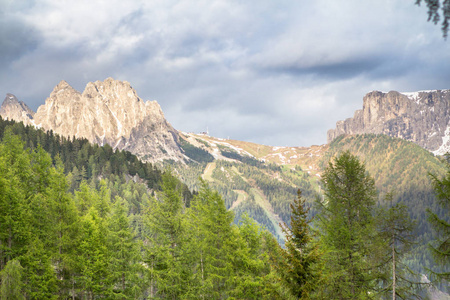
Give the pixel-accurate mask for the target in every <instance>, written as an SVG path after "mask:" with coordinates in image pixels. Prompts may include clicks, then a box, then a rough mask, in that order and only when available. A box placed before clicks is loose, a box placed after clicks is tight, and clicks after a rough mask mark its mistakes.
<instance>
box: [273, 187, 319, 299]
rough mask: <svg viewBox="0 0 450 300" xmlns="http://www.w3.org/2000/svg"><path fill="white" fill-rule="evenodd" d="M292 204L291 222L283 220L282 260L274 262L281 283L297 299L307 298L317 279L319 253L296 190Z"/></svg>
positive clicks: (303, 203) (305, 209)
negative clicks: (295, 196)
mask: <svg viewBox="0 0 450 300" xmlns="http://www.w3.org/2000/svg"><path fill="white" fill-rule="evenodd" d="M297 193H298V198H297V199H295V200H294V203H291V204H290V207H291V224H290V225H291V226H290V227H288V226H287V225H286V224H282V229H283V232H284V233H285V235H286V242H285V248H284V249H283V248H281V247H280V250H279V251H280V252H281V255H282V260H281V261H280V262H279V264H277V265H276V268H277V271H278V272H279V274H280V275H281V278H282V280H283V283H284V285H285V286H286V287H287V288H288V289H290V290H291V292H292V294H293V295H294V296H295V297H296V298H298V299H310V297H311V294H312V293H313V292H314V290H315V288H316V286H317V285H318V283H319V280H320V266H319V262H320V254H319V249H318V246H317V245H315V244H314V242H313V236H312V235H313V233H312V231H311V228H310V225H309V224H310V223H311V220H309V219H308V211H309V209H307V208H305V200H304V199H303V198H302V196H301V191H300V190H298V192H297Z"/></svg>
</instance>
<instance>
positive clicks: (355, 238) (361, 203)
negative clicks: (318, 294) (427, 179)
mask: <svg viewBox="0 0 450 300" xmlns="http://www.w3.org/2000/svg"><path fill="white" fill-rule="evenodd" d="M322 184H323V186H324V193H325V198H324V200H323V201H322V202H320V203H319V204H320V206H319V216H318V221H319V222H318V226H319V228H320V232H321V242H322V244H323V245H324V247H325V251H326V253H325V255H324V264H325V266H326V270H325V274H324V275H325V278H324V280H325V281H324V285H322V286H321V290H322V292H323V293H325V294H326V297H333V298H335V299H364V298H367V297H368V295H369V293H370V292H371V291H373V290H374V288H375V283H376V279H377V278H376V277H375V276H376V275H375V272H373V260H372V255H373V249H374V246H375V245H374V243H373V242H374V237H375V236H376V228H375V224H374V218H373V215H372V212H373V210H374V205H375V199H376V189H375V185H374V181H373V179H372V178H371V177H370V176H369V175H368V174H366V170H365V167H364V164H362V163H360V162H359V160H358V158H357V157H356V156H353V155H352V154H350V153H349V152H348V151H347V152H343V153H342V154H340V155H338V156H337V157H336V158H335V159H334V161H332V162H330V163H329V164H328V167H327V168H326V170H325V172H324V173H323V176H322Z"/></svg>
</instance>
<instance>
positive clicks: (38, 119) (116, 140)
mask: <svg viewBox="0 0 450 300" xmlns="http://www.w3.org/2000/svg"><path fill="white" fill-rule="evenodd" d="M35 123H36V124H37V125H38V126H42V127H43V128H45V129H52V130H53V131H54V132H55V133H58V134H60V135H63V136H76V137H84V138H87V139H88V140H89V141H91V142H94V143H98V144H100V145H103V144H105V143H108V144H109V145H111V146H112V147H113V148H118V149H119V150H122V149H125V150H129V151H131V152H133V153H135V154H136V155H138V156H140V157H141V158H144V159H145V160H147V161H157V160H162V159H173V160H182V159H183V154H182V153H181V150H180V148H179V146H178V143H177V139H178V132H177V131H176V130H175V129H174V128H173V127H172V126H171V125H170V124H169V123H168V122H167V121H166V119H165V118H164V114H163V113H162V110H161V107H160V106H159V104H158V103H157V102H156V101H146V102H144V101H143V100H142V99H141V98H139V96H138V95H137V92H136V91H135V90H134V89H133V88H132V87H131V85H130V83H129V82H126V81H119V80H114V79H112V78H107V79H106V80H105V81H95V82H89V83H88V84H87V85H86V88H85V89H84V91H83V92H82V93H80V92H78V91H76V90H75V89H73V88H72V87H71V86H70V85H69V84H68V83H67V82H65V81H61V82H60V83H59V84H58V85H57V86H56V87H55V88H54V89H53V92H52V93H51V94H50V97H49V98H47V100H46V101H45V105H42V106H41V107H39V109H38V111H37V113H36V115H35ZM138 137H139V138H138Z"/></svg>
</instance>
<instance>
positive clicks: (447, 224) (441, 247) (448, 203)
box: [428, 153, 450, 282]
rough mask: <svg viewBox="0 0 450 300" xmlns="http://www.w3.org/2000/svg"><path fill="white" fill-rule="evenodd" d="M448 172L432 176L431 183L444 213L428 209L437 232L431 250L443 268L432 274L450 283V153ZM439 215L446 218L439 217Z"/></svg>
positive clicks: (429, 216) (448, 155)
mask: <svg viewBox="0 0 450 300" xmlns="http://www.w3.org/2000/svg"><path fill="white" fill-rule="evenodd" d="M445 163H446V165H447V172H446V174H445V175H444V176H443V177H442V178H439V177H438V176H437V175H436V174H430V177H431V183H432V184H433V188H434V191H435V194H436V197H437V199H438V201H439V204H440V205H441V208H442V211H441V212H440V213H439V214H438V213H437V212H432V211H431V210H429V209H428V220H429V222H430V223H431V225H432V226H433V228H434V230H435V238H436V239H435V241H434V243H432V244H430V249H431V252H432V254H433V257H434V259H435V262H436V263H437V264H438V265H440V266H441V270H439V271H435V272H432V275H436V276H437V277H438V278H439V279H442V280H444V281H446V282H449V281H450V271H449V268H450V220H449V218H448V216H449V215H450V153H447V154H446V155H445ZM439 215H441V216H444V217H439Z"/></svg>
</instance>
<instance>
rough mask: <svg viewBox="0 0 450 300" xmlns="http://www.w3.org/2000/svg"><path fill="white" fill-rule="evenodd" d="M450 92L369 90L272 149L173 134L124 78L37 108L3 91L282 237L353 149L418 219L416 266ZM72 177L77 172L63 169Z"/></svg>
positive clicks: (56, 124) (34, 119)
mask: <svg viewBox="0 0 450 300" xmlns="http://www.w3.org/2000/svg"><path fill="white" fill-rule="evenodd" d="M449 109H450V91H448V90H439V91H422V92H416V93H399V92H395V91H391V92H389V93H383V92H377V91H374V92H370V93H368V94H367V95H366V96H365V97H364V99H363V109H362V110H358V111H356V112H355V115H354V117H353V118H349V119H347V120H345V121H339V122H337V124H336V128H335V129H331V130H329V131H328V134H327V138H328V143H327V144H324V145H320V146H310V147H275V146H266V145H260V144H255V143H250V142H245V141H236V140H230V139H220V138H215V137H212V136H209V135H208V134H205V133H198V134H196V133H186V132H182V131H178V130H176V129H174V128H173V127H172V125H170V123H169V122H168V121H167V120H166V119H165V117H164V114H163V112H162V110H161V107H160V106H159V104H158V103H157V102H156V101H144V100H142V99H141V98H140V97H139V96H138V95H137V92H136V91H135V90H134V89H133V88H132V86H131V85H130V83H128V82H126V81H118V80H114V79H112V78H108V79H106V80H104V81H103V82H102V81H96V82H90V83H88V84H87V85H86V88H85V89H84V91H83V92H79V91H76V90H75V89H74V88H72V87H71V86H70V85H69V84H68V83H67V82H65V81H61V82H60V83H59V84H58V85H57V86H56V87H55V88H54V89H53V91H52V92H51V94H50V96H49V97H48V98H47V99H46V100H45V104H43V105H41V106H40V107H39V108H38V110H37V111H36V112H33V111H32V110H31V109H30V108H29V107H28V106H27V105H26V104H25V103H23V102H22V101H19V100H18V99H17V98H16V97H15V96H14V95H12V94H7V95H6V98H5V100H4V101H3V104H2V105H1V107H0V116H1V117H2V118H3V119H9V120H15V121H18V122H23V123H24V124H25V125H31V126H34V127H37V128H42V129H44V130H49V131H52V132H53V133H56V134H58V135H60V136H65V137H70V138H72V137H76V138H86V139H87V140H89V141H90V142H91V143H97V144H99V145H106V144H108V145H110V146H111V147H112V148H114V149H117V150H128V151H130V152H132V153H134V154H135V155H136V156H138V157H139V158H140V159H141V160H142V161H145V162H152V163H157V164H158V165H160V166H163V167H164V166H166V165H171V168H172V171H173V173H174V174H175V175H176V176H177V177H178V178H179V179H180V180H182V181H183V182H184V183H185V184H186V185H187V186H188V187H189V189H191V190H198V188H199V186H198V185H199V181H198V178H199V177H202V178H203V179H204V180H206V181H207V182H208V183H209V184H210V185H211V187H213V188H214V189H216V190H218V191H219V193H220V194H221V195H222V196H223V198H224V200H225V204H226V206H227V208H228V209H230V210H233V211H234V213H235V216H236V219H235V221H236V222H239V218H240V216H241V215H242V214H243V213H246V214H248V215H249V216H250V217H252V218H254V219H255V220H256V221H257V222H259V223H260V224H262V225H264V226H265V227H266V228H268V229H269V230H270V231H271V232H272V233H273V234H274V235H275V236H276V237H277V238H278V240H279V241H280V242H283V233H282V231H281V227H280V223H282V222H285V223H289V219H290V206H289V204H290V203H291V202H292V200H293V199H295V198H296V196H297V194H296V191H297V189H301V191H302V195H303V197H304V198H305V199H306V201H307V203H308V205H309V206H310V208H311V213H312V214H314V213H315V211H314V206H313V205H312V203H313V202H314V201H315V199H316V198H317V197H322V195H321V182H320V178H321V174H322V172H323V170H324V169H325V167H326V166H327V164H328V161H329V160H330V158H332V157H333V156H335V155H336V154H337V153H339V152H340V151H343V150H350V151H351V152H352V153H354V154H356V155H358V157H360V159H361V160H363V161H364V162H365V163H366V167H367V171H368V172H369V173H370V174H371V175H372V176H373V177H374V179H375V183H376V186H377V189H378V190H379V193H380V194H379V201H380V202H382V201H383V198H384V195H386V193H389V192H393V191H394V192H395V195H394V202H398V201H402V202H404V203H405V204H406V205H407V206H408V207H409V209H410V213H411V216H412V217H413V219H415V220H416V221H417V224H418V234H417V236H418V238H420V239H422V241H421V243H420V245H419V246H418V247H417V248H416V250H414V251H413V253H412V254H411V256H410V257H409V258H408V262H409V265H410V266H411V267H412V268H414V269H416V270H419V271H423V270H424V269H423V268H425V267H430V266H432V263H431V260H430V259H429V256H428V254H426V246H425V244H426V242H427V241H428V240H429V239H430V234H429V232H430V228H429V225H428V223H427V221H426V218H425V217H424V216H425V211H426V209H427V208H431V209H432V210H433V211H436V210H438V205H437V204H436V203H437V202H436V200H435V197H434V195H433V190H432V188H431V186H430V184H429V178H428V173H429V172H431V173H434V174H442V173H443V172H444V170H445V168H444V164H443V163H442V162H440V161H439V159H438V158H437V157H436V155H441V154H443V153H445V152H446V151H448V150H449V149H450V126H449V125H450V124H449V121H450V119H449V118H450V117H449V116H450V113H449ZM68 172H71V173H72V174H76V173H77V172H78V171H76V170H75V169H74V170H68Z"/></svg>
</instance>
